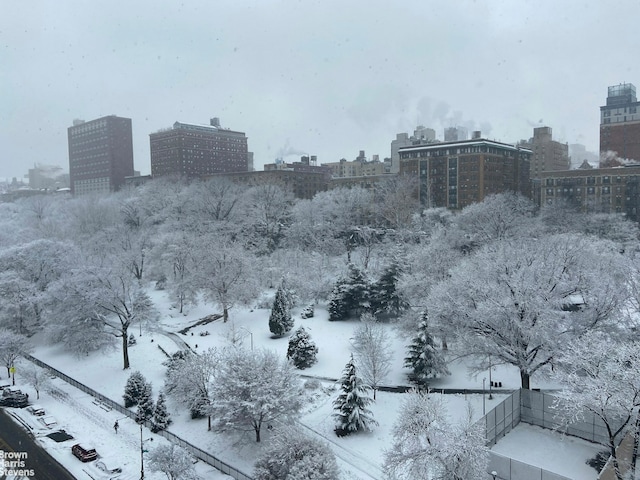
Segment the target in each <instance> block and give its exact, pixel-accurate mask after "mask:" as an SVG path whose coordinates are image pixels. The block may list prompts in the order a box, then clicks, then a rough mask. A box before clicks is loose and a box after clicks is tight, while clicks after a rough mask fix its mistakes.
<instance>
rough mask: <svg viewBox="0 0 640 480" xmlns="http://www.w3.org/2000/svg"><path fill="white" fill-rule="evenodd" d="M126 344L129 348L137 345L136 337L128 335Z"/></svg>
mask: <svg viewBox="0 0 640 480" xmlns="http://www.w3.org/2000/svg"><path fill="white" fill-rule="evenodd" d="M127 343H128V345H129V346H130V347H131V346H133V345H135V344H136V343H138V341H137V340H136V336H135V335H134V334H133V333H132V334H131V335H129V340H128V341H127Z"/></svg>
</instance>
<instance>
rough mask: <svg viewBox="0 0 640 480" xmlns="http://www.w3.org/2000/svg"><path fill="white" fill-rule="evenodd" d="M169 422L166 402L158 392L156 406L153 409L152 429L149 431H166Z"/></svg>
mask: <svg viewBox="0 0 640 480" xmlns="http://www.w3.org/2000/svg"><path fill="white" fill-rule="evenodd" d="M171 422H172V420H171V418H170V415H169V412H168V411H167V402H166V400H165V398H164V394H163V393H162V392H160V393H159V394H158V400H157V401H156V406H155V408H154V409H153V428H152V429H151V431H152V432H153V433H156V432H159V431H160V430H166V428H167V427H168V426H169V425H170V424H171Z"/></svg>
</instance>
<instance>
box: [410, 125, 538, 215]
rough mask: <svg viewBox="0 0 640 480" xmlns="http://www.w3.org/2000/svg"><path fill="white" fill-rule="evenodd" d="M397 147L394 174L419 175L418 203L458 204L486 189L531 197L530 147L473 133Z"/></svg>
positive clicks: (477, 197)
mask: <svg viewBox="0 0 640 480" xmlns="http://www.w3.org/2000/svg"><path fill="white" fill-rule="evenodd" d="M474 137H475V138H473V139H472V140H463V141H457V142H443V143H434V144H431V145H419V146H415V147H404V148H400V149H399V153H400V174H407V175H414V176H417V177H419V179H420V193H419V196H420V202H421V203H422V204H423V205H425V206H429V207H447V208H451V209H462V208H464V207H466V206H468V205H471V204H472V203H477V202H482V201H483V200H484V198H485V197H487V196H488V195H492V194H497V193H503V192H506V191H513V192H517V193H520V194H522V195H525V196H527V197H530V196H531V187H530V181H529V168H530V159H531V154H532V152H531V150H529V149H527V148H521V147H517V146H513V145H508V144H506V143H500V142H496V141H493V140H486V139H483V138H479V137H480V134H479V133H476V134H474Z"/></svg>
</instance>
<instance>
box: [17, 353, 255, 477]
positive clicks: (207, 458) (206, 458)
mask: <svg viewBox="0 0 640 480" xmlns="http://www.w3.org/2000/svg"><path fill="white" fill-rule="evenodd" d="M23 356H24V358H26V359H27V360H29V361H30V362H33V363H35V364H36V365H38V366H40V367H42V368H44V369H46V370H47V371H49V372H51V373H52V374H53V375H55V376H56V377H58V378H60V379H61V380H64V381H65V382H67V383H68V384H69V385H72V386H74V387H76V388H77V389H78V390H81V391H83V392H85V393H87V394H89V395H91V396H92V397H94V398H95V399H97V400H98V401H99V402H100V403H102V404H104V405H106V406H108V407H110V408H113V409H114V410H116V411H118V412H120V413H122V414H123V415H126V416H127V417H129V418H131V419H133V420H135V419H136V414H135V412H132V411H131V410H129V409H128V408H124V407H123V406H122V405H120V404H119V403H116V402H114V401H113V400H111V399H110V398H107V397H105V396H104V395H102V394H101V393H99V392H96V391H95V390H93V389H92V388H89V387H87V386H86V385H84V384H82V383H80V382H78V381H77V380H74V379H73V378H71V377H69V376H68V375H65V374H64V373H62V372H61V371H59V370H57V369H55V368H53V367H52V366H50V365H47V364H46V363H44V362H42V361H40V360H38V359H37V358H35V357H32V356H31V355H26V354H25V355H23ZM145 426H146V427H149V428H151V424H150V423H149V422H145ZM157 434H158V435H161V436H163V437H164V438H166V439H167V440H169V441H170V442H172V443H174V444H176V445H178V446H180V447H182V448H184V449H185V450H187V451H188V452H189V453H191V455H193V456H194V457H196V458H197V459H199V460H202V461H203V462H205V463H207V464H209V465H211V466H212V467H213V468H215V469H217V470H220V471H221V472H222V473H224V474H227V475H230V476H231V477H233V478H235V479H236V480H253V478H252V477H250V476H249V475H247V474H246V473H244V472H242V471H240V470H238V469H237V468H235V467H232V466H231V465H229V464H228V463H225V462H223V461H222V460H220V459H219V458H217V457H215V456H214V455H211V454H210V453H208V452H205V451H204V450H202V449H200V448H198V447H196V446H194V445H192V444H190V443H189V442H187V441H186V440H183V439H182V438H180V437H178V436H177V435H174V434H173V433H171V432H168V431H166V430H160V431H159V432H157Z"/></svg>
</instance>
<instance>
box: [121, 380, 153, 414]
mask: <svg viewBox="0 0 640 480" xmlns="http://www.w3.org/2000/svg"><path fill="white" fill-rule="evenodd" d="M146 383H147V381H146V379H145V378H144V376H143V375H142V374H141V373H140V372H138V371H136V372H133V373H132V374H131V375H129V379H128V380H127V384H126V385H125V387H124V395H123V396H122V398H124V406H125V407H126V408H129V407H133V406H135V405H138V401H139V399H140V395H142V392H143V390H144V389H145V385H146Z"/></svg>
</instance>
